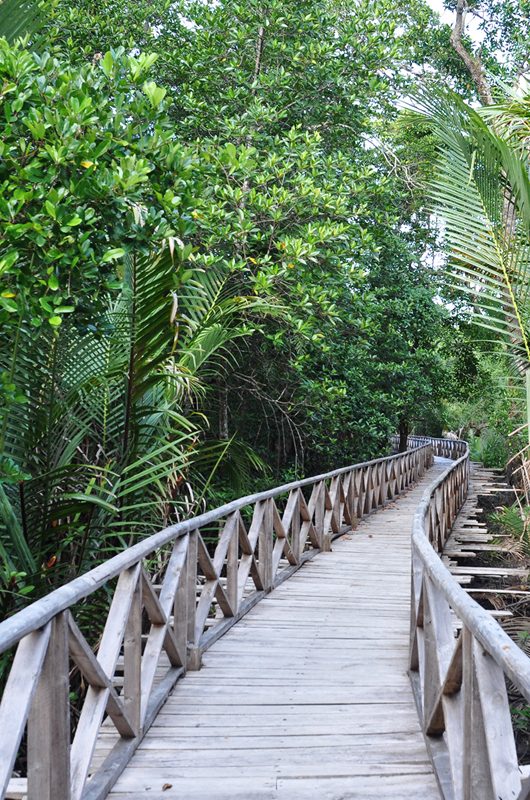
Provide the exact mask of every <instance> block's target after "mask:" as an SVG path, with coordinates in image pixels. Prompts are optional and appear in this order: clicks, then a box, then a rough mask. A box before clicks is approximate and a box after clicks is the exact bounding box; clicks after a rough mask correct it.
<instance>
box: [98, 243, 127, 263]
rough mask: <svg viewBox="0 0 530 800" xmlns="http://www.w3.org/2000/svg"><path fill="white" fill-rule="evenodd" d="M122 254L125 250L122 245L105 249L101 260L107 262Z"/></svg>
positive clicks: (120, 256)
mask: <svg viewBox="0 0 530 800" xmlns="http://www.w3.org/2000/svg"><path fill="white" fill-rule="evenodd" d="M124 255H125V250H124V249H123V247H115V248H114V249H113V250H107V252H106V253H104V254H103V256H102V258H101V260H102V262H103V263H104V264H107V263H108V262H109V261H116V260H117V259H119V258H123V256H124Z"/></svg>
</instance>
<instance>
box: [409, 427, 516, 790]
mask: <svg viewBox="0 0 530 800" xmlns="http://www.w3.org/2000/svg"><path fill="white" fill-rule="evenodd" d="M447 441H450V440H447ZM448 447H449V448H450V449H451V448H452V452H451V451H450V449H449V450H448V449H447V448H448ZM434 449H435V453H436V454H437V455H444V456H445V457H452V458H454V459H455V461H454V463H453V464H452V465H451V466H450V468H449V469H448V470H447V471H446V472H445V473H444V474H443V475H442V476H441V477H440V478H438V479H437V480H436V481H435V482H434V483H433V484H432V485H431V486H430V487H429V489H428V490H427V491H426V493H425V495H424V497H423V500H422V502H421V504H420V506H419V508H418V510H417V512H416V515H415V519H414V529H413V536H412V604H411V651H410V653H411V660H410V666H411V676H412V682H413V687H414V691H415V696H416V703H417V706H418V711H419V714H420V719H421V723H422V726H423V730H424V733H425V734H426V737H427V740H428V742H429V744H430V749H431V753H432V756H433V762H434V766H435V769H436V772H437V776H438V779H439V783H440V787H441V790H442V795H443V797H444V800H524V798H526V797H527V796H528V795H529V786H528V784H527V777H526V774H527V772H526V770H523V769H521V768H520V767H519V764H518V760H517V753H516V747H515V741H514V735H513V729H512V724H511V717H510V706H509V701H508V694H507V689H506V679H508V680H509V681H511V682H512V683H513V684H515V685H516V686H517V687H518V688H519V690H520V691H521V692H522V694H523V695H524V696H525V697H526V699H527V700H528V701H529V702H530V659H528V658H527V656H526V655H525V654H524V653H523V651H522V650H521V649H520V648H518V647H517V645H516V644H515V643H514V642H513V641H512V640H511V639H510V638H509V637H508V636H507V635H506V633H505V632H504V631H503V630H502V628H501V627H500V626H499V625H498V623H497V622H496V621H495V620H494V619H493V618H492V617H491V616H490V615H489V614H488V612H487V611H485V610H484V609H483V608H482V607H481V606H479V605H478V603H476V602H475V601H474V600H472V599H471V598H470V597H469V595H468V594H467V593H466V592H465V591H464V590H463V589H462V588H461V587H460V586H459V585H458V583H457V582H456V581H455V579H454V578H453V576H452V575H451V573H450V572H449V570H447V569H446V567H445V566H444V564H443V563H442V561H441V559H440V553H441V552H442V550H443V547H444V544H445V542H446V540H447V537H448V535H449V532H450V530H451V526H452V525H453V523H454V521H455V519H456V517H457V514H458V512H459V510H460V508H461V506H462V505H463V503H464V500H465V498H466V495H467V488H468V481H469V468H470V467H469V452H468V449H467V445H466V443H465V442H452V443H451V444H450V445H447V444H445V445H444V446H443V447H440V451H443V450H445V452H439V451H438V448H437V447H436V445H435V447H434Z"/></svg>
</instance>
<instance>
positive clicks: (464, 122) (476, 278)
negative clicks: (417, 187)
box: [420, 93, 530, 447]
mask: <svg viewBox="0 0 530 800" xmlns="http://www.w3.org/2000/svg"><path fill="white" fill-rule="evenodd" d="M420 106H421V111H422V113H423V114H426V115H427V116H428V117H429V119H430V121H431V123H432V127H433V131H434V133H435V134H436V136H437V139H438V142H439V152H440V158H439V169H438V172H437V175H436V178H435V179H434V181H433V183H432V185H431V188H430V194H431V198H432V202H433V208H434V210H435V211H436V213H437V214H438V215H439V216H440V217H441V218H442V220H443V222H444V227H445V237H446V241H447V243H448V245H449V251H450V260H449V268H448V273H449V276H450V279H451V283H452V284H453V286H454V287H456V288H457V289H458V290H460V291H462V292H464V293H465V294H466V295H467V297H468V298H469V301H470V303H471V305H472V307H473V310H474V320H475V322H476V324H477V325H479V326H480V327H482V328H485V329H486V330H487V331H489V332H490V333H492V334H493V335H494V337H495V338H496V339H497V340H498V339H500V340H501V341H502V342H503V343H504V346H505V348H506V352H507V353H508V355H509V356H510V359H511V363H512V366H513V370H514V372H515V374H516V375H517V376H518V377H519V378H520V379H522V380H524V382H525V384H526V422H527V425H528V441H529V445H528V447H530V303H529V286H530V179H529V169H530V147H529V139H528V136H527V131H528V124H529V122H530V96H523V97H521V98H518V99H517V102H515V98H509V99H508V100H507V101H506V102H505V103H503V104H501V105H498V106H494V107H488V108H484V109H479V110H474V109H473V108H470V107H469V106H468V105H466V104H465V103H464V102H463V101H462V100H461V99H460V98H459V97H458V96H457V95H455V94H451V93H444V94H440V93H438V94H430V95H429V96H424V97H423V98H422V100H421V101H420Z"/></svg>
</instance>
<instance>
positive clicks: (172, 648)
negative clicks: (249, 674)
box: [0, 442, 432, 800]
mask: <svg viewBox="0 0 530 800" xmlns="http://www.w3.org/2000/svg"><path fill="white" fill-rule="evenodd" d="M431 463H432V446H431V443H430V442H425V443H422V444H421V446H419V447H417V448H415V449H414V450H412V451H409V452H406V453H401V454H398V455H394V456H389V457H387V458H382V459H379V460H377V461H371V462H368V463H364V464H358V465H355V466H351V467H346V468H344V469H341V470H337V471H335V472H330V473H328V474H326V475H320V476H318V477H315V478H310V479H307V480H303V481H298V482H296V483H291V484H288V485H285V486H281V487H279V488H277V489H273V490H271V491H268V492H263V493H261V494H257V495H253V496H250V497H244V498H242V499H240V500H236V501H234V502H232V503H228V504H227V505H224V506H222V507H221V508H218V509H216V510H214V511H210V512H208V513H205V514H202V515H201V516H199V517H195V518H194V519H190V520H186V521H184V522H181V523H179V524H176V525H173V526H171V527H169V528H166V529H165V530H163V531H161V532H159V533H157V534H155V535H154V536H151V537H150V538H148V539H146V540H144V541H143V542H141V543H139V544H136V545H134V546H133V547H131V548H129V549H128V550H126V551H124V552H123V553H121V554H119V555H117V556H115V557H114V558H111V559H110V560H108V561H107V562H105V563H104V564H102V565H101V566H98V567H96V568H95V569H93V570H92V571H90V572H88V573H87V574H86V575H83V576H81V577H79V578H77V579H76V580H74V581H72V582H71V583H69V584H66V585H65V586H62V587H61V588H59V589H57V590H55V591H54V592H52V593H51V594H49V595H47V596H46V597H43V598H42V599H40V600H38V601H36V602H35V603H33V604H32V605H31V606H28V607H27V608H26V609H24V610H22V611H20V612H19V613H17V614H15V615H14V616H13V617H11V618H10V619H8V620H6V621H4V622H2V623H1V624H0V653H6V652H7V651H9V650H14V649H15V648H16V652H15V654H14V658H13V663H12V667H11V671H10V674H9V677H8V680H7V684H6V687H5V690H4V694H3V698H2V703H1V705H0V735H1V740H0V796H1V797H2V798H4V797H5V795H6V792H7V791H8V784H9V782H10V779H11V776H12V773H13V768H14V765H15V762H16V759H17V755H19V756H20V751H21V749H22V750H24V752H25V753H26V754H27V783H26V782H25V781H24V787H25V788H24V790H25V791H27V796H28V798H29V800H80V799H81V798H82V800H97V798H103V797H105V796H106V794H107V792H108V790H109V788H110V787H111V786H112V785H113V783H114V782H115V780H116V779H117V777H118V775H119V774H120V772H121V771H122V770H123V768H124V767H125V765H126V764H127V762H128V761H129V759H130V757H131V755H132V753H133V752H134V750H135V749H136V747H137V746H138V744H139V742H140V741H141V739H142V737H143V735H144V734H145V732H146V731H147V729H148V728H149V727H150V725H151V724H152V722H153V720H154V718H155V717H156V714H157V713H158V710H159V708H160V707H161V705H162V704H163V703H164V701H165V700H166V698H167V697H168V695H169V693H170V691H171V690H172V688H173V686H174V685H175V683H176V681H177V680H178V679H179V678H180V677H181V676H182V675H183V674H184V672H185V670H186V669H190V668H191V669H198V668H199V667H200V660H201V654H202V652H203V651H204V650H205V649H206V648H207V647H209V645H211V644H212V642H214V641H215V640H216V639H217V638H219V637H220V636H222V635H223V634H224V633H225V632H226V631H227V630H228V629H229V628H230V627H231V626H232V625H233V624H234V623H235V622H237V620H238V619H240V618H241V617H242V616H243V615H244V614H245V613H246V612H247V611H249V609H250V608H252V607H253V606H254V605H255V604H256V603H257V602H259V600H261V599H262V598H263V597H264V596H265V595H266V594H267V593H268V592H270V591H271V590H272V589H273V588H275V587H276V586H278V585H279V584H280V583H281V582H282V581H284V580H285V579H286V578H288V577H289V576H290V575H292V574H293V572H294V571H296V570H297V569H298V568H299V567H300V566H301V565H302V564H303V563H304V562H305V561H307V560H308V559H309V558H312V557H313V556H314V555H315V554H317V553H319V552H321V551H325V550H329V548H330V543H331V541H332V539H333V538H334V537H336V536H340V535H341V534H342V533H345V532H346V531H349V530H351V529H352V528H354V527H355V524H356V521H357V520H358V519H360V518H361V517H363V516H365V515H366V514H369V513H371V512H372V511H374V510H376V509H377V508H379V507H380V506H382V505H384V504H385V503H386V502H387V501H389V500H391V499H392V498H394V497H395V496H396V495H398V494H399V493H400V492H402V491H403V490H404V489H405V488H407V487H408V486H410V485H411V484H412V483H414V482H415V481H416V480H417V479H418V478H419V477H420V476H421V475H423V473H424V472H425V470H426V469H427V468H428V467H429V466H430V464H431ZM102 592H103V594H104V600H105V603H104V605H103V607H104V608H106V609H107V610H106V621H105V622H104V624H100V625H99V626H94V625H93V624H91V619H90V617H89V620H88V623H87V610H88V611H90V609H91V608H92V606H91V605H90V604H91V603H93V602H94V601H93V596H94V595H95V593H99V594H98V597H100V596H101V593H102ZM98 607H101V603H100V604H99V606H98ZM91 627H96V631H97V637H96V638H97V641H94V636H91V635H90V629H91ZM96 645H97V646H96ZM72 666H73V667H75V668H76V669H77V670H78V672H80V673H81V675H82V676H83V679H84V683H85V685H86V686H87V687H88V689H87V691H86V693H85V694H84V696H83V698H82V703H81V708H80V709H79V708H78V709H77V712H76V715H75V720H76V725H75V733H73V735H72V731H71V716H72V715H71V709H70V692H71V685H70V675H71V667H72ZM105 718H106V725H108V724H109V721H112V723H113V725H114V726H115V729H116V732H117V733H116V737H117V742H116V744H115V745H114V747H113V749H112V752H110V754H109V755H108V756H107V758H106V759H105V761H104V763H103V764H102V766H100V767H99V768H98V769H97V770H95V771H94V768H93V766H92V765H93V753H94V748H95V745H96V740H97V738H98V732H99V731H100V728H101V725H102V721H103V720H104V719H105ZM21 745H22V748H21Z"/></svg>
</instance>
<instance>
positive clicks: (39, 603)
mask: <svg viewBox="0 0 530 800" xmlns="http://www.w3.org/2000/svg"><path fill="white" fill-rule="evenodd" d="M428 446H429V444H428V443H426V444H424V445H421V446H420V447H417V448H412V449H414V450H421V449H423V448H425V447H428ZM407 452H410V451H405V452H403V453H397V454H394V455H390V456H383V457H382V458H376V459H372V460H371V461H363V462H359V463H358V464H352V465H351V466H348V467H341V468H340V469H336V470H332V471H331V472H326V473H322V474H321V475H315V476H312V477H309V478H303V479H302V480H299V481H292V482H291V483H286V484H283V485H282V486H277V487H275V488H273V489H267V490H265V491H263V492H258V493H256V494H251V495H246V496H244V497H240V498H238V499H237V500H232V501H230V502H229V503H225V504H224V505H222V506H219V507H218V508H214V509H212V510H211V511H206V512H205V513H203V514H200V515H198V516H196V517H192V518H190V519H187V520H182V521H181V522H177V523H175V524H174V525H168V526H167V527H166V528H163V529H162V530H161V531H158V533H154V534H152V535H151V536H149V537H148V538H146V539H143V540H142V541H141V542H138V543H137V544H135V545H132V546H131V547H129V548H127V550H124V551H123V552H121V553H118V554H117V555H115V556H112V558H109V559H108V560H107V561H105V562H104V563H103V564H99V565H98V566H97V567H94V568H93V569H91V570H89V571H88V572H86V573H85V574H84V575H80V576H79V577H77V578H74V579H73V580H72V581H70V582H69V583H66V584H64V585H63V586H60V587H59V588H57V589H54V590H53V591H51V592H50V593H49V594H47V595H45V596H44V597H41V598H39V599H38V600H35V602H33V603H31V604H30V605H29V606H27V607H26V608H23V609H21V610H20V611H18V612H16V613H15V614H14V615H13V616H12V617H9V618H8V619H6V620H4V621H3V622H0V654H1V653H3V652H5V651H6V650H9V649H10V648H12V647H13V646H14V645H15V644H17V642H19V641H20V640H21V639H22V638H24V636H27V634H29V633H31V632H32V631H35V630H38V629H40V628H41V627H43V626H44V625H45V624H46V623H47V622H49V621H50V619H52V618H53V617H54V616H55V615H56V614H59V613H60V612H62V611H65V610H66V609H67V608H70V607H71V606H73V605H75V604H76V603H78V602H79V601H81V600H83V599H85V598H86V597H88V596H89V595H91V594H93V593H94V592H96V591H97V590H98V589H100V588H101V587H102V586H104V585H105V584H106V583H107V582H108V581H110V580H112V579H113V578H116V577H117V576H118V575H119V574H120V573H121V572H123V570H125V569H128V568H130V567H132V566H134V565H135V564H137V563H138V562H139V561H142V560H143V559H144V558H147V556H149V555H151V553H153V552H155V551H156V550H158V549H159V548H161V547H164V546H165V545H167V544H169V543H170V542H172V541H175V540H176V539H178V538H179V537H181V536H184V535H185V534H187V533H189V532H190V531H193V530H195V529H197V528H202V527H204V526H205V525H209V524H210V523H212V522H216V521H218V520H220V519H222V518H223V517H227V516H229V515H230V514H233V513H234V512H236V511H239V510H240V509H242V508H244V507H245V506H249V505H255V504H256V503H260V502H263V501H265V500H270V499H272V498H275V497H278V496H279V495H282V494H287V493H289V492H292V491H293V490H296V489H303V488H304V487H306V486H313V485H314V484H316V483H319V482H321V481H324V480H329V479H332V478H335V477H338V476H339V475H343V474H345V473H347V472H352V471H353V470H357V469H364V468H366V467H371V466H375V465H376V464H381V463H384V462H386V461H390V460H392V459H397V458H400V457H403V456H405V455H406V453H407Z"/></svg>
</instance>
